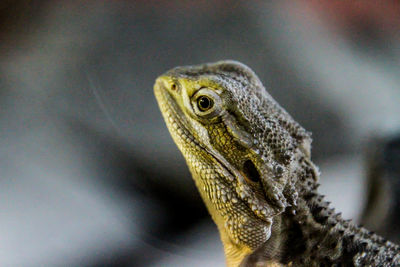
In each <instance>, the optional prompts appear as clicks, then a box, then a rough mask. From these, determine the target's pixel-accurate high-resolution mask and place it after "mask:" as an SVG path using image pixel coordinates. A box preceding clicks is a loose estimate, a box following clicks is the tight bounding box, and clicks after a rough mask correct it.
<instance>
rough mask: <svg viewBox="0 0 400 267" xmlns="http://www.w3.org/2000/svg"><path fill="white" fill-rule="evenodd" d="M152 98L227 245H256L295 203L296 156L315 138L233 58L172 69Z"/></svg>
mask: <svg viewBox="0 0 400 267" xmlns="http://www.w3.org/2000/svg"><path fill="white" fill-rule="evenodd" d="M154 91H155V95H156V98H157V101H158V104H159V106H160V109H161V112H162V114H163V116H164V119H165V121H166V124H167V126H168V129H169V131H170V133H171V135H172V137H173V139H174V141H175V143H176V144H177V146H178V147H179V149H180V151H181V152H182V154H183V155H184V157H185V159H186V162H187V164H188V166H189V169H190V171H191V173H192V176H193V178H194V180H195V183H196V186H197V187H198V190H199V191H200V194H201V196H202V198H203V200H204V201H205V203H206V206H207V208H208V210H209V212H210V213H211V215H212V217H213V219H214V221H215V222H216V224H217V226H218V228H219V230H220V232H221V237H222V240H223V242H224V245H225V249H226V250H227V249H228V250H229V248H227V246H231V247H236V248H238V247H240V249H241V250H242V251H243V250H246V249H247V250H249V251H251V250H254V249H255V248H257V247H258V246H259V245H261V244H263V243H264V242H266V241H267V240H268V239H269V237H270V234H271V225H272V223H273V218H274V216H277V215H279V214H280V213H282V212H283V211H284V209H285V208H286V207H287V206H290V205H291V206H293V205H295V202H296V197H297V195H296V194H297V192H296V190H295V189H294V183H295V182H296V181H294V180H295V179H294V178H293V177H295V173H294V172H295V171H296V170H298V169H299V168H297V166H295V164H298V161H295V160H294V158H296V157H298V156H299V155H301V156H302V157H304V156H306V157H309V154H310V142H311V138H310V136H309V133H307V132H306V131H305V130H304V129H303V128H302V127H301V126H299V125H298V124H297V123H296V122H295V121H294V120H293V119H292V118H291V117H290V116H289V115H288V114H287V113H286V112H285V111H284V110H283V109H282V108H281V107H280V106H279V105H278V104H277V103H276V102H275V101H274V100H273V99H272V97H271V96H270V95H269V94H268V93H267V92H266V90H265V88H264V87H263V85H262V83H261V82H260V80H259V78H258V77H257V76H256V74H255V73H254V72H253V71H252V70H250V68H248V67H247V66H245V65H243V64H241V63H239V62H236V61H220V62H216V63H211V64H203V65H197V66H185V67H177V68H174V69H172V70H170V71H168V72H166V73H165V74H163V75H162V76H160V77H159V78H158V79H157V80H156V83H155V86H154Z"/></svg>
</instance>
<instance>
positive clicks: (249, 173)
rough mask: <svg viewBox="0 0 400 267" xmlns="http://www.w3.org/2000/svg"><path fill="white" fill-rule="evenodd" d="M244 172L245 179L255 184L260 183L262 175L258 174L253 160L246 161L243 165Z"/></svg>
mask: <svg viewBox="0 0 400 267" xmlns="http://www.w3.org/2000/svg"><path fill="white" fill-rule="evenodd" d="M243 172H244V174H245V177H246V178H247V179H248V180H250V181H251V182H253V183H258V182H259V181H260V173H259V172H258V170H257V168H256V166H254V163H253V162H252V161H251V160H246V161H245V162H244V164H243Z"/></svg>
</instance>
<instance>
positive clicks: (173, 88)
mask: <svg viewBox="0 0 400 267" xmlns="http://www.w3.org/2000/svg"><path fill="white" fill-rule="evenodd" d="M171 90H172V91H175V90H176V84H174V83H173V84H172V85H171Z"/></svg>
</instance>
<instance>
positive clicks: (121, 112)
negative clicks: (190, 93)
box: [0, 0, 400, 266]
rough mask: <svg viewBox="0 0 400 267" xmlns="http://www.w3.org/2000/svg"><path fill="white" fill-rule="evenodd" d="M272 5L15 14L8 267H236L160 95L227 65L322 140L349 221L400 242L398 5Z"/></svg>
mask: <svg viewBox="0 0 400 267" xmlns="http://www.w3.org/2000/svg"><path fill="white" fill-rule="evenodd" d="M271 2H272V1H271ZM271 2H264V1H233V2H230V1H224V0H219V1H197V2H194V1H127V0H124V1H100V0H99V1H83V0H70V1H49V0H47V1H46V0H42V1H36V0H32V1H28V0H3V1H1V3H0V265H1V266H205V265H208V266H223V265H224V255H223V250H222V246H221V244H220V241H219V236H218V233H217V229H216V227H215V226H214V224H213V223H212V221H211V219H210V217H209V216H208V214H207V212H206V210H205V207H204V206H203V203H202V201H201V199H200V197H199V195H198V193H197V190H196V188H195V186H194V184H193V182H192V179H191V177H190V174H189V172H188V170H187V167H186V165H185V162H184V160H183V157H182V156H181V155H180V153H179V152H178V149H177V148H176V147H175V145H174V144H173V142H172V139H171V138H170V136H169V133H168V132H167V129H166V127H165V125H164V122H163V120H162V117H161V114H160V112H159V110H158V106H157V103H156V101H155V99H154V96H153V89H152V86H153V83H154V79H155V78H156V77H157V76H158V75H159V74H161V73H163V72H164V71H166V70H168V69H170V68H172V67H174V66H176V65H188V64H198V63H204V62H210V61H216V60H221V59H235V60H239V61H242V62H243V63H245V64H247V65H249V66H250V67H251V68H252V69H253V70H254V71H255V72H256V73H257V74H258V75H259V77H260V79H261V80H262V81H263V83H264V85H265V86H266V88H267V90H268V91H269V92H270V94H271V95H272V96H273V97H274V98H275V99H276V100H277V101H278V102H279V103H280V104H281V105H282V106H283V107H284V108H286V109H287V110H288V111H289V113H290V114H291V115H292V116H293V117H294V118H295V119H296V120H298V121H299V122H300V124H301V125H303V126H304V127H305V128H306V129H307V130H309V131H312V132H313V138H314V142H313V159H314V161H315V162H316V163H317V165H319V166H320V169H321V172H322V176H321V184H322V186H321V190H322V192H323V193H324V194H326V195H327V197H326V198H327V199H328V200H331V201H332V202H333V205H334V206H335V207H336V208H337V210H340V211H342V212H343V216H344V217H345V218H353V219H355V220H356V222H358V223H363V224H365V225H366V226H368V227H369V228H372V229H373V230H375V231H378V232H379V233H381V234H383V235H385V236H387V237H390V239H393V240H397V241H399V239H400V238H399V236H400V235H399V233H400V229H399V227H400V222H399V220H400V219H399V218H400V211H399V209H400V208H399V206H400V166H399V162H400V118H399V114H400V91H399V90H400V75H399V73H400V4H399V2H397V1H382V2H380V1H372V0H365V1H329V0H325V1H304V0H296V1H275V2H273V3H271ZM195 3H196V4H195Z"/></svg>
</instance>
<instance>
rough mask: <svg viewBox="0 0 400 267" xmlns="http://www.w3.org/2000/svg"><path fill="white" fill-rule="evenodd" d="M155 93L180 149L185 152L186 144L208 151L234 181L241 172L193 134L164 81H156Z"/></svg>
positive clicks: (229, 178)
mask: <svg viewBox="0 0 400 267" xmlns="http://www.w3.org/2000/svg"><path fill="white" fill-rule="evenodd" d="M154 93H155V96H156V98H157V102H158V105H159V107H160V109H161V111H162V112H161V113H162V114H163V117H164V120H165V122H166V124H167V127H168V130H169V131H170V132H171V135H172V138H173V139H174V141H175V143H176V144H177V145H178V147H179V148H180V150H181V151H182V152H183V153H184V150H185V148H184V147H183V146H184V144H186V145H187V146H191V147H194V148H196V149H200V150H202V151H205V152H207V154H209V155H210V156H211V157H212V158H213V159H214V160H215V161H216V162H217V163H218V164H220V166H221V169H222V170H223V171H224V172H225V176H226V177H227V178H228V180H230V181H231V182H232V181H234V178H235V177H237V175H240V174H239V172H238V171H237V170H236V168H234V167H233V166H231V165H230V164H229V163H228V162H227V161H226V160H225V159H224V158H223V157H222V155H220V153H218V152H217V151H216V150H215V149H213V148H212V147H210V146H204V145H202V144H201V143H200V142H198V140H197V139H196V138H195V137H194V136H193V135H192V134H191V132H192V131H194V129H189V127H188V125H190V122H189V121H188V119H187V118H186V116H185V114H184V113H183V111H182V110H181V108H180V107H179V106H178V104H177V103H176V101H175V99H174V97H173V96H172V95H171V94H170V93H169V92H168V90H167V89H166V88H165V86H164V85H163V84H162V83H156V84H155V86H154Z"/></svg>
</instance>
